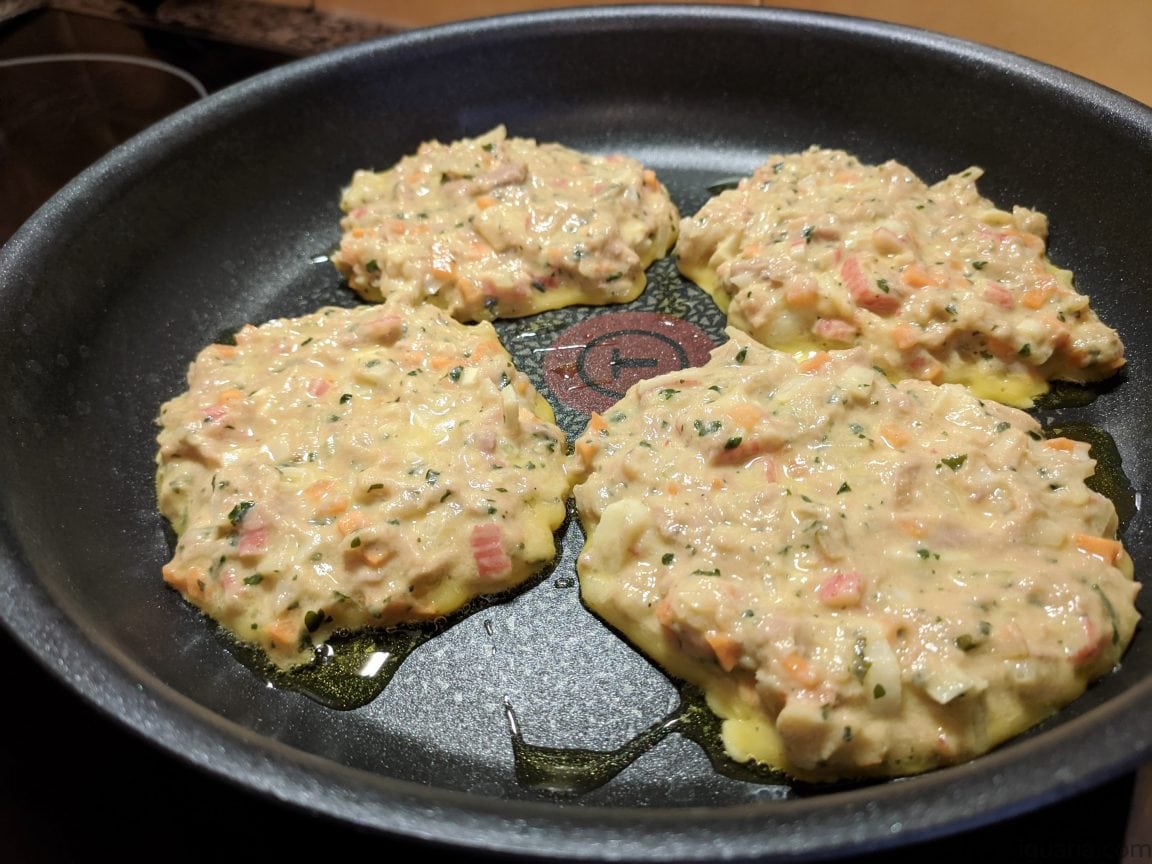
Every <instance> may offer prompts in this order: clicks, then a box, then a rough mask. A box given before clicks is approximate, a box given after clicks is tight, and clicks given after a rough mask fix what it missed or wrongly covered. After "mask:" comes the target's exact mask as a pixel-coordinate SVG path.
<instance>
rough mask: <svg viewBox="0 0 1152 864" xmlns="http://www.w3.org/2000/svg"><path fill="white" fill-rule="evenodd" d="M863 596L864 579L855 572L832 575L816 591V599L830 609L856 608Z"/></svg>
mask: <svg viewBox="0 0 1152 864" xmlns="http://www.w3.org/2000/svg"><path fill="white" fill-rule="evenodd" d="M863 595H864V577H863V576H861V575H860V574H859V573H858V572H856V571H855V570H849V571H847V572H838V573H833V574H832V575H831V576H829V577H828V578H827V579H825V580H824V581H823V582H821V583H820V587H818V588H817V589H816V596H817V598H819V600H820V602H821V603H822V604H823V605H824V606H827V607H829V608H831V609H846V608H848V607H849V606H858V605H860V598H861V597H862V596H863Z"/></svg>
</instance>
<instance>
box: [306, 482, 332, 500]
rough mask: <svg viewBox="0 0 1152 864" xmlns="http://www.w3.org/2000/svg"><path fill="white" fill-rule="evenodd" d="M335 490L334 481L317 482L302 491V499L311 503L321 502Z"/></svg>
mask: <svg viewBox="0 0 1152 864" xmlns="http://www.w3.org/2000/svg"><path fill="white" fill-rule="evenodd" d="M335 488H336V481H335V480H317V481H316V482H315V483H311V484H309V485H308V486H307V487H306V488H305V489H304V497H305V498H307V499H308V500H309V501H311V502H312V503H314V504H315V503H317V502H319V501H323V500H324V498H325V497H326V496H328V495H329V494H331V493H332V491H333V490H334V489H335Z"/></svg>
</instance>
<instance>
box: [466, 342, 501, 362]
mask: <svg viewBox="0 0 1152 864" xmlns="http://www.w3.org/2000/svg"><path fill="white" fill-rule="evenodd" d="M503 352H504V346H503V345H501V344H500V341H499V340H498V339H485V340H484V341H483V342H481V343H479V344H478V345H477V346H476V347H475V348H473V349H472V357H471V359H473V360H483V359H484V358H485V357H487V356H489V355H496V356H499V355H500V354H501V353H503Z"/></svg>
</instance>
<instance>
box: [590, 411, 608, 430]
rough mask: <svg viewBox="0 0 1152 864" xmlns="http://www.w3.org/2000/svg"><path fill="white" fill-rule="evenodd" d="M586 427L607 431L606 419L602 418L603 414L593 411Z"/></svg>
mask: <svg viewBox="0 0 1152 864" xmlns="http://www.w3.org/2000/svg"><path fill="white" fill-rule="evenodd" d="M588 428H589V429H591V430H592V431H594V432H607V431H608V421H607V420H605V419H604V415H603V414H600V413H599V412H597V411H593V412H592V415H591V416H590V417H589V418H588Z"/></svg>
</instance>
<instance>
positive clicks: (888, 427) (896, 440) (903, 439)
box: [880, 423, 911, 450]
mask: <svg viewBox="0 0 1152 864" xmlns="http://www.w3.org/2000/svg"><path fill="white" fill-rule="evenodd" d="M880 437H881V438H883V439H884V443H885V444H887V445H888V446H889V447H891V448H892V449H893V450H899V449H900V448H901V447H904V446H906V445H907V444H908V441H909V440H911V439H910V438H909V435H908V433H907V432H906V431H904V430H903V429H901V428H900V427H899V426H897V425H895V424H894V423H883V424H881V426H880Z"/></svg>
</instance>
